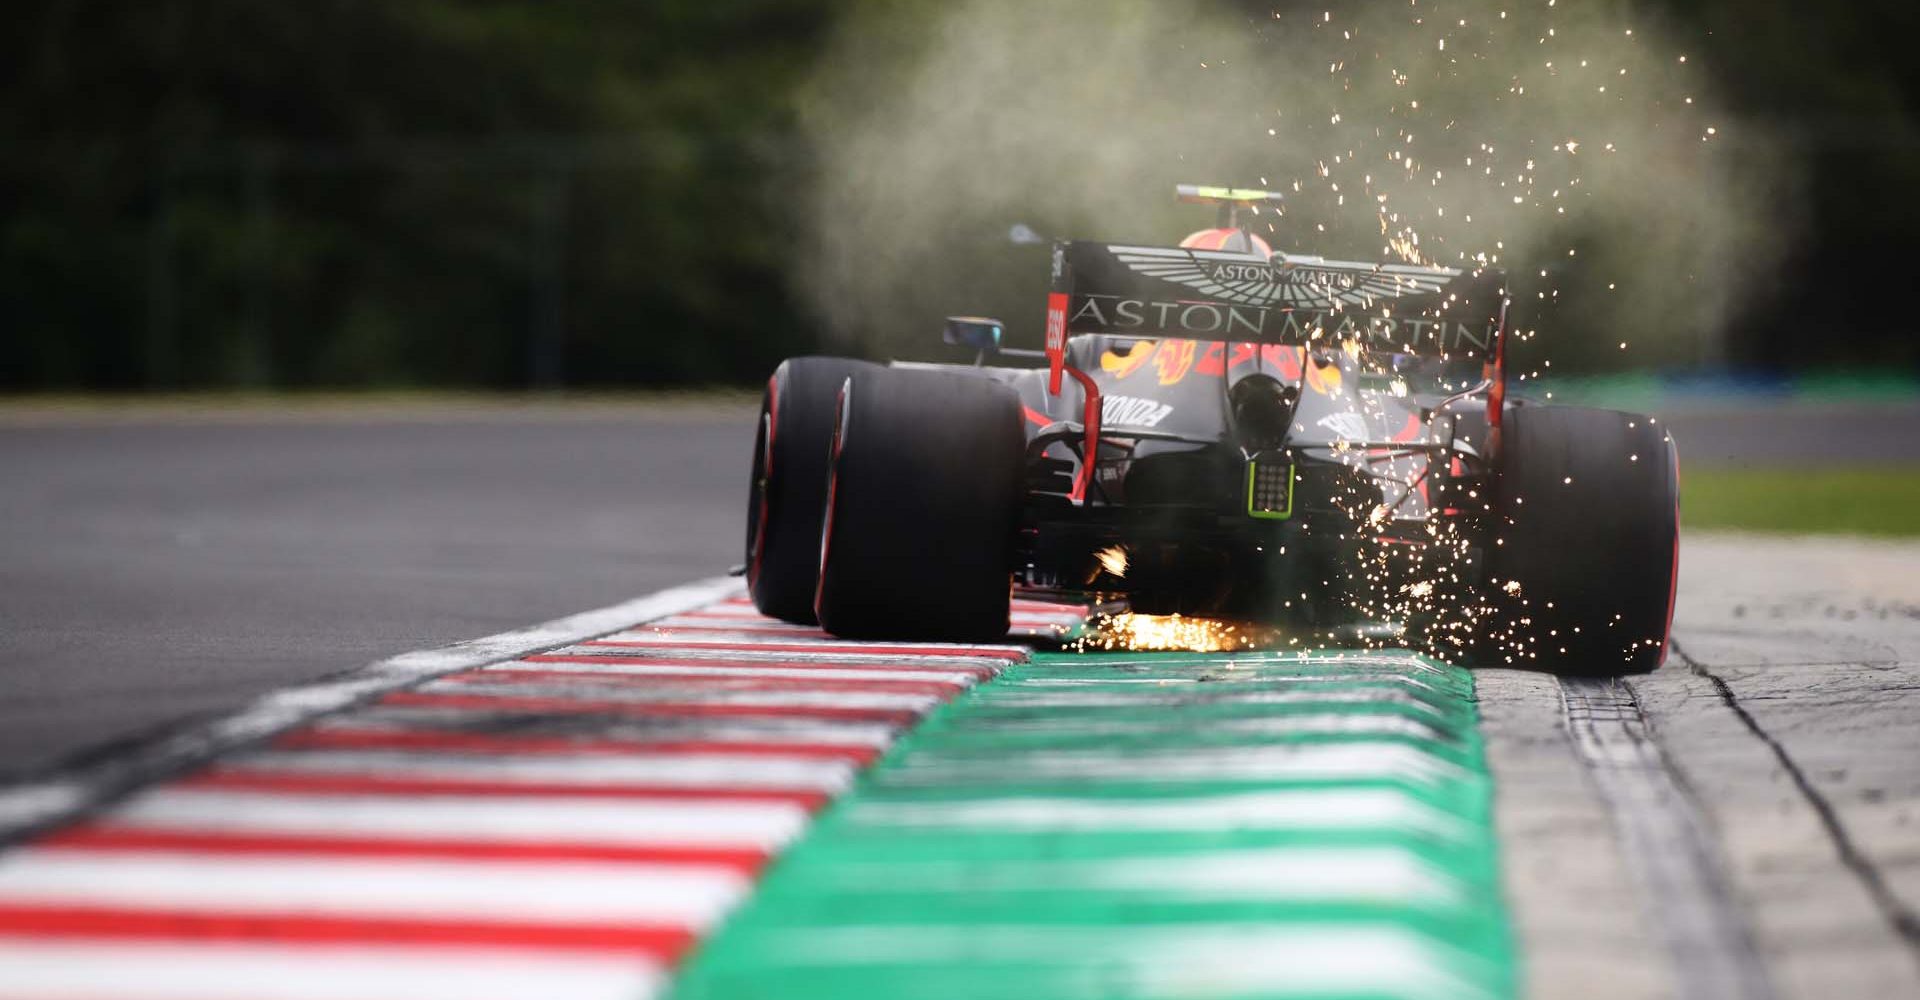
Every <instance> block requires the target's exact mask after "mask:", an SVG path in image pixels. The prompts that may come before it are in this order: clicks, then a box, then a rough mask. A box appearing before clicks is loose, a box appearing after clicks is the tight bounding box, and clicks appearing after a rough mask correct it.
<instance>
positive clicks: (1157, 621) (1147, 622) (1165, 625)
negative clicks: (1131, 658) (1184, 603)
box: [1067, 611, 1281, 653]
mask: <svg viewBox="0 0 1920 1000" xmlns="http://www.w3.org/2000/svg"><path fill="white" fill-rule="evenodd" d="M1280 644H1281V638H1280V632H1279V631H1278V630H1277V629H1273V628H1269V627H1266V626H1261V625H1249V624H1246V623H1244V622H1233V621H1226V620H1224V619H1219V618H1189V617H1187V616H1185V615H1142V614H1135V613H1133V612H1130V611H1129V612H1123V613H1121V614H1116V615H1106V614H1103V615H1099V616H1097V617H1095V618H1094V619H1093V620H1092V621H1090V622H1088V624H1087V630H1086V632H1085V633H1084V634H1082V635H1081V636H1080V638H1078V639H1076V640H1074V642H1072V643H1070V644H1069V645H1068V646H1067V648H1068V649H1071V650H1073V651H1075V652H1083V653H1091V652H1132V653H1167V652H1190V653H1227V652H1236V651H1240V650H1248V649H1260V648H1265V647H1269V646H1276V645H1280Z"/></svg>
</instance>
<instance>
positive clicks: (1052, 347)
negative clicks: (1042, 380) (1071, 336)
mask: <svg viewBox="0 0 1920 1000" xmlns="http://www.w3.org/2000/svg"><path fill="white" fill-rule="evenodd" d="M1067 302H1068V296H1067V293H1065V292H1048V293H1047V394H1048V395H1051V396H1058V395H1060V373H1061V371H1062V370H1063V369H1065V368H1066V364H1067Z"/></svg>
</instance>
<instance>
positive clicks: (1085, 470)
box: [1065, 367, 1100, 506]
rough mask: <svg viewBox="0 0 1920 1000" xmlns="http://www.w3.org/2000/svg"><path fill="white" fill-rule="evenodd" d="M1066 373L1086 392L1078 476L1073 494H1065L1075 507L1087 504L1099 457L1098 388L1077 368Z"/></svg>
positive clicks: (1067, 370)
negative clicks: (1083, 432)
mask: <svg viewBox="0 0 1920 1000" xmlns="http://www.w3.org/2000/svg"><path fill="white" fill-rule="evenodd" d="M1065 371H1066V373H1067V374H1069V375H1072V376H1073V380H1074V381H1075V382H1078V383H1080V388H1082V389H1084V390H1085V391H1086V396H1087V404H1086V409H1085V412H1084V413H1083V414H1082V417H1081V422H1082V423H1083V424H1084V425H1085V427H1086V437H1085V438H1084V439H1083V444H1082V446H1081V448H1080V474H1079V475H1077V476H1074V477H1073V492H1072V493H1069V494H1067V498H1068V499H1070V500H1072V501H1073V503H1074V505H1075V506H1080V505H1081V504H1084V503H1086V502H1087V487H1088V486H1089V485H1091V484H1092V483H1093V465H1094V462H1096V461H1098V459H1099V455H1100V386H1099V384H1098V383H1096V382H1094V380H1093V376H1091V375H1088V374H1087V373H1086V372H1083V371H1081V370H1080V369H1078V368H1072V367H1069V368H1067V369H1065Z"/></svg>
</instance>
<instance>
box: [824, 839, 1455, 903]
mask: <svg viewBox="0 0 1920 1000" xmlns="http://www.w3.org/2000/svg"><path fill="white" fill-rule="evenodd" d="M810 877H812V878H814V879H825V880H826V881H827V883H828V884H829V885H831V886H832V887H833V889H834V891H836V892H839V891H846V892H877V893H896V892H897V893H906V894H911V895H918V894H923V893H934V892H953V893H962V894H966V895H969V896H973V895H980V894H990V893H1002V892H1029V893H1031V892H1042V893H1055V892H1057V893H1067V894H1070V893H1082V892H1118V893H1152V894H1154V895H1156V896H1163V897H1165V898H1167V899H1170V900H1179V901H1183V902H1196V903H1197V902H1226V901H1232V902H1254V901H1268V902H1299V901H1320V902H1363V903H1372V904H1382V903H1386V904H1397V905H1405V906H1418V907H1423V908H1429V909H1436V908H1442V907H1450V906H1456V905H1460V904H1462V903H1464V902H1466V901H1467V900H1468V896H1467V889H1466V887H1465V886H1463V885H1462V884H1461V883H1460V881H1459V880H1458V879H1456V878H1454V877H1453V876H1452V875H1450V874H1449V873H1447V872H1444V871H1441V870H1440V869H1438V868H1436V867H1435V866H1433V865H1432V864H1429V863H1428V862H1426V861H1424V860H1422V859H1421V857H1420V856H1419V855H1418V854H1416V853H1414V852H1413V851H1411V850H1408V849H1406V848H1403V847H1348V848H1329V847H1279V848H1257V849H1241V850H1233V849H1228V850H1213V851H1202V852H1195V853H1160V854H1152V855H1148V856H1135V857H1123V858H1116V859H1105V860H1098V861H1082V860H1073V859H1067V858H1055V859H1052V860H1048V861H991V860H974V861H956V862H944V863H940V862H925V861H919V862H909V863H895V862H857V863H853V864H848V865H844V866H841V867H839V868H837V869H835V870H834V871H831V872H825V873H821V872H816V873H814V874H813V875H812V876H810ZM930 905H932V906H936V907H937V906H938V903H937V902H934V903H932V904H930Z"/></svg>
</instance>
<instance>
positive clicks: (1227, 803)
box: [841, 789, 1471, 838]
mask: <svg viewBox="0 0 1920 1000" xmlns="http://www.w3.org/2000/svg"><path fill="white" fill-rule="evenodd" d="M844 809H845V811H844V812H843V813H842V814H841V815H842V816H843V817H845V818H846V819H848V820H851V821H852V822H855V823H860V824H866V825H872V826H901V827H932V828H958V829H972V830H982V831H988V830H994V829H1003V830H1009V831H1021V832H1031V831H1037V830H1055V831H1063V832H1064V831H1072V832H1075V833H1083V832H1088V831H1100V832H1104V831H1115V832H1119V831H1150V830H1152V831H1188V830H1202V831H1214V830H1327V829H1342V830H1344V829H1362V828H1365V829H1375V830H1404V831H1407V832H1416V833H1431V834H1436V835H1440V836H1446V837H1451V838H1464V837H1466V836H1469V835H1470V834H1471V830H1470V829H1469V827H1468V826H1467V824H1466V823H1464V822H1463V821H1461V820H1459V819H1457V818H1455V817H1453V816H1449V815H1447V814H1445V813H1443V812H1441V811H1440V810H1438V809H1435V808H1433V807H1431V806H1428V805H1425V804H1423V803H1421V802H1420V801H1418V800H1417V799H1415V798H1413V797H1412V796H1411V795H1408V794H1407V793H1405V792H1400V791H1395V790H1392V789H1358V790H1348V789H1340V790H1327V791H1320V790H1312V791H1275V792H1267V791H1261V792H1242V793H1236V794H1228V795H1204V796H1192V797H1172V798H1155V799H1104V798H1092V797H1089V798H1066V797H1062V796H1044V797H1043V796H1033V797H1023V798H1000V799H992V798H981V799H969V800H961V801H955V802H920V803H898V802H856V803H853V804H852V805H850V806H847V807H844Z"/></svg>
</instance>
